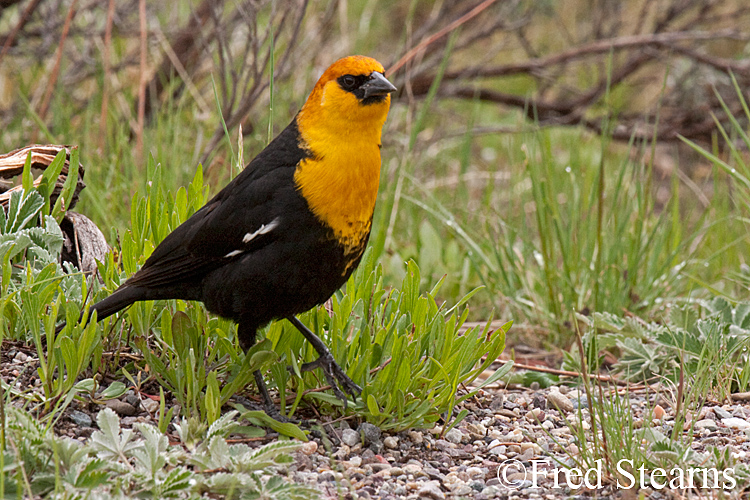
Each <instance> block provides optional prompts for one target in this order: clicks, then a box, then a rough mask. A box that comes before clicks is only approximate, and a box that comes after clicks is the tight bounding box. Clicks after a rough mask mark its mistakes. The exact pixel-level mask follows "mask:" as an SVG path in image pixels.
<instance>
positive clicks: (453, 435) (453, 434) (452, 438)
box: [445, 428, 463, 444]
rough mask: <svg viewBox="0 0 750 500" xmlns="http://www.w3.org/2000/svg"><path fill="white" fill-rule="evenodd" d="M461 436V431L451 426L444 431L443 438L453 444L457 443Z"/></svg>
mask: <svg viewBox="0 0 750 500" xmlns="http://www.w3.org/2000/svg"><path fill="white" fill-rule="evenodd" d="M462 438H463V433H462V432H461V431H459V430H458V429H456V428H453V429H451V430H449V431H448V432H446V433H445V440H446V441H449V442H451V443H453V444H459V443H460V442H461V439H462Z"/></svg>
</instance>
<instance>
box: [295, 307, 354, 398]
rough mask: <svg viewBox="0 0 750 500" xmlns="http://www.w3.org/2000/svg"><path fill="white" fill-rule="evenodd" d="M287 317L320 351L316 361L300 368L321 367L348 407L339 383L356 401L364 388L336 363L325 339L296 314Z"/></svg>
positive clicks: (336, 393) (329, 382)
mask: <svg viewBox="0 0 750 500" xmlns="http://www.w3.org/2000/svg"><path fill="white" fill-rule="evenodd" d="M287 319H288V320H289V322H290V323H291V324H293V325H294V326H295V327H296V328H297V330H299V331H300V333H301V334H302V335H303V336H304V337H305V338H306V339H307V341H308V342H310V344H311V345H312V346H313V348H314V349H315V351H317V353H318V359H316V360H315V361H311V362H310V363H305V364H303V365H302V366H301V367H300V370H302V371H311V370H314V369H315V368H320V369H321V370H323V375H325V377H326V381H327V382H328V384H329V385H330V386H331V388H332V389H333V393H334V394H335V395H336V397H337V398H339V399H340V400H341V401H343V402H344V408H346V404H347V403H346V396H345V395H344V393H343V392H341V389H340V388H339V384H341V387H342V388H343V389H344V391H346V392H347V393H348V394H350V395H351V396H352V398H354V400H355V401H356V400H357V395H358V394H359V393H361V392H362V388H361V387H360V386H358V385H357V384H355V383H354V381H353V380H352V379H350V378H349V377H348V376H347V374H346V373H344V370H343V369H342V368H341V367H340V366H339V364H338V363H336V360H335V359H333V355H332V354H331V351H329V350H328V347H326V345H325V344H324V343H323V341H322V340H320V338H318V336H317V335H315V334H314V333H313V332H312V331H310V329H309V328H307V327H306V326H305V325H303V324H302V322H301V321H300V320H298V319H297V318H296V317H295V316H289V317H288V318H287Z"/></svg>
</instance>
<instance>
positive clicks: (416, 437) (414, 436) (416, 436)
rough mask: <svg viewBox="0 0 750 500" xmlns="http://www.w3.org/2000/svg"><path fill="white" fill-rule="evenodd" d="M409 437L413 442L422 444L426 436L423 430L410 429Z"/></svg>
mask: <svg viewBox="0 0 750 500" xmlns="http://www.w3.org/2000/svg"><path fill="white" fill-rule="evenodd" d="M409 439H411V442H412V443H414V444H422V442H423V441H424V436H422V433H421V432H418V431H409Z"/></svg>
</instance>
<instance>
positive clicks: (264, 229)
mask: <svg viewBox="0 0 750 500" xmlns="http://www.w3.org/2000/svg"><path fill="white" fill-rule="evenodd" d="M278 225H279V218H278V217H276V218H275V219H274V220H272V221H271V222H269V223H268V224H261V225H260V228H258V230H257V231H254V232H252V233H247V234H246V235H245V237H244V238H242V243H250V242H251V241H252V240H253V238H255V237H256V236H260V235H261V234H266V233H270V232H271V231H273V230H274V229H276V227H277V226H278Z"/></svg>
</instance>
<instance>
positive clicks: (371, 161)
mask: <svg viewBox="0 0 750 500" xmlns="http://www.w3.org/2000/svg"><path fill="white" fill-rule="evenodd" d="M383 73H384V69H383V66H382V65H381V64H380V63H378V62H377V61H375V60H374V59H371V58H369V57H363V56H351V57H346V58H343V59H340V60H338V61H336V62H335V63H334V64H332V65H331V66H330V67H329V68H328V69H327V70H326V71H325V73H323V76H321V77H320V80H318V83H317V84H316V85H315V88H314V89H313V91H312V93H311V94H310V96H309V97H308V99H307V101H306V102H305V104H304V106H302V109H301V110H300V112H299V113H298V114H297V116H296V117H295V118H294V119H293V120H292V122H291V123H290V124H289V126H287V127H286V128H285V129H284V131H283V132H281V133H280V134H279V135H278V136H277V137H276V138H275V139H274V140H273V141H272V142H271V143H270V144H269V145H268V147H266V148H265V149H264V150H263V151H261V153H260V154H259V155H258V156H256V157H255V159H253V160H252V161H251V162H250V163H249V164H248V165H247V167H246V168H245V169H244V170H243V172H242V173H241V174H240V175H238V176H237V177H236V178H235V179H234V180H232V182H230V183H229V184H228V185H227V186H226V187H225V188H224V189H222V190H221V191H220V192H219V193H218V194H217V195H216V196H214V197H213V199H211V200H210V201H209V202H208V203H207V204H206V205H205V206H203V207H202V208H201V209H200V210H198V211H197V212H196V213H195V214H194V215H193V216H192V217H190V218H189V219H188V220H187V221H185V222H184V223H183V224H182V225H180V226H179V227H178V228H177V229H175V230H174V231H173V232H172V233H170V234H169V235H168V236H167V237H166V238H165V239H164V241H162V242H161V244H160V245H159V246H158V247H156V249H155V250H154V252H153V253H152V254H151V256H150V257H149V258H148V260H146V263H145V264H144V265H143V267H142V268H141V269H140V270H139V271H138V272H136V273H135V274H134V275H133V276H132V277H131V278H130V279H129V280H127V281H126V282H125V283H124V284H123V285H122V286H120V287H119V288H118V289H117V290H116V291H115V292H114V293H113V294H112V295H110V296H109V297H107V298H106V299H104V300H102V301H101V302H98V303H97V304H94V305H93V306H92V307H91V310H92V311H97V315H98V316H97V317H98V319H100V320H101V319H103V318H106V317H107V316H110V315H111V314H114V313H116V312H117V311H120V310H121V309H123V308H125V307H127V306H129V305H131V304H132V303H134V302H136V301H139V300H157V299H184V300H198V301H201V302H203V303H204V304H205V305H206V308H207V309H208V310H209V311H210V312H213V313H215V314H217V315H219V316H223V317H225V318H230V319H232V320H234V321H236V322H237V324H238V332H237V335H238V337H239V341H240V345H241V346H242V347H243V348H244V349H248V348H249V347H251V346H252V345H253V344H254V343H255V334H256V330H257V329H258V328H260V327H262V326H264V325H265V324H267V323H268V322H270V321H271V320H273V319H278V318H287V319H288V320H289V321H291V322H292V323H293V324H294V325H295V326H296V327H297V328H298V329H299V330H300V332H301V333H302V334H303V335H304V336H305V338H306V339H307V340H308V341H309V342H310V343H311V344H312V345H313V347H314V348H315V350H316V351H317V352H318V354H319V358H318V359H317V360H316V361H314V362H312V363H308V364H307V365H306V366H303V368H304V369H308V370H309V369H314V368H321V369H322V370H323V373H324V374H325V377H326V380H327V381H328V383H329V384H330V385H331V386H332V387H333V390H334V392H335V393H336V395H337V396H338V397H339V398H341V399H343V400H344V402H346V399H345V396H344V394H343V393H342V392H341V390H340V389H339V384H340V385H341V387H342V388H343V389H344V390H345V391H346V392H347V393H349V394H351V395H352V396H354V397H356V395H357V394H358V393H359V392H361V388H360V387H358V386H357V385H356V384H355V383H354V382H353V381H352V380H351V379H350V378H349V377H348V376H347V375H346V374H345V373H344V371H343V370H342V369H341V367H340V366H339V365H338V364H337V363H336V361H335V360H334V359H333V356H332V355H331V353H330V351H329V350H328V349H327V348H326V346H325V344H324V343H323V342H322V341H321V340H320V339H319V338H318V337H317V336H316V335H315V334H314V333H313V332H311V331H310V330H309V329H307V328H306V327H305V326H304V325H303V324H302V323H300V321H299V320H298V319H297V318H296V317H295V315H296V314H299V313H301V312H304V311H307V310H308V309H311V308H312V307H314V306H316V305H318V304H321V303H323V302H325V301H326V300H327V299H328V298H329V297H330V296H331V295H332V294H333V293H334V292H335V291H336V290H337V289H338V288H339V287H341V286H342V285H343V284H344V283H345V282H346V280H347V279H348V278H349V275H351V273H352V271H353V270H354V268H355V267H357V264H359V261H360V259H361V257H362V253H363V252H364V250H365V246H366V244H367V240H368V237H369V235H370V226H371V223H372V216H373V210H374V207H375V198H376V196H377V193H378V183H379V180H380V135H381V131H382V128H383V124H384V123H385V119H386V116H387V115H388V108H389V107H390V93H391V92H393V91H394V90H396V87H394V86H393V85H392V84H391V83H390V82H389V81H388V80H387V79H386V78H385V76H384V75H383ZM254 375H255V379H256V382H257V384H258V389H259V390H260V392H261V395H262V397H263V399H264V402H265V404H266V408H267V409H270V410H271V411H273V408H274V407H273V404H272V403H271V399H270V398H269V396H268V391H267V390H266V388H265V384H264V383H263V379H262V377H261V374H260V372H255V374H254Z"/></svg>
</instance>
